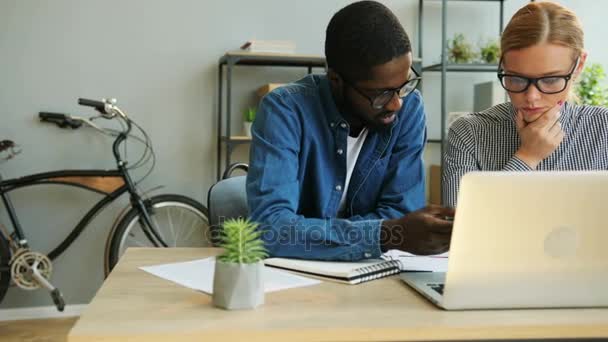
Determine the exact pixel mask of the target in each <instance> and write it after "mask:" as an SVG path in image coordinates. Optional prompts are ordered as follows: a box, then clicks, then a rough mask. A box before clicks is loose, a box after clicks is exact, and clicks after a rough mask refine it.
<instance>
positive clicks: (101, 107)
mask: <svg viewBox="0 0 608 342" xmlns="http://www.w3.org/2000/svg"><path fill="white" fill-rule="evenodd" d="M78 104H79V105H81V106H86V107H93V108H95V109H97V110H98V111H99V112H100V113H103V114H108V113H106V104H105V103H104V102H102V101H97V100H89V99H83V98H79V99H78Z"/></svg>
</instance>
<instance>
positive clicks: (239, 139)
mask: <svg viewBox="0 0 608 342" xmlns="http://www.w3.org/2000/svg"><path fill="white" fill-rule="evenodd" d="M222 141H223V142H225V143H228V144H234V145H237V144H247V143H250V142H251V137H248V136H245V135H231V136H229V137H226V136H222Z"/></svg>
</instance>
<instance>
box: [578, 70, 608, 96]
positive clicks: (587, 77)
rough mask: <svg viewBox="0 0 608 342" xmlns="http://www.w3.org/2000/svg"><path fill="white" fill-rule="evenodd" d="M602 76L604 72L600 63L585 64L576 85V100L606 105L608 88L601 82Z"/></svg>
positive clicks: (604, 75)
mask: <svg viewBox="0 0 608 342" xmlns="http://www.w3.org/2000/svg"><path fill="white" fill-rule="evenodd" d="M604 78H606V73H605V72H604V68H602V65H601V64H598V63H593V64H591V65H588V66H586V67H585V69H584V70H583V72H582V73H581V75H580V77H579V79H578V83H577V85H576V96H577V97H578V99H577V101H576V102H578V103H579V104H583V105H591V106H608V89H606V88H605V87H603V86H602V84H601V81H602V80H603V79H604Z"/></svg>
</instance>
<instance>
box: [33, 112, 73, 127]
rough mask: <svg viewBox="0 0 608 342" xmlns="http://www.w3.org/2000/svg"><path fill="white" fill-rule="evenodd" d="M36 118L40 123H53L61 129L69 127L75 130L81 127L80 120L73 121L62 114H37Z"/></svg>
mask: <svg viewBox="0 0 608 342" xmlns="http://www.w3.org/2000/svg"><path fill="white" fill-rule="evenodd" d="M38 117H39V118H40V121H42V122H50V123H54V124H56V125H57V126H59V127H61V128H67V127H70V128H72V129H76V128H79V127H80V126H82V122H81V121H80V120H75V119H73V118H72V117H71V116H69V115H66V114H62V113H49V112H40V113H38Z"/></svg>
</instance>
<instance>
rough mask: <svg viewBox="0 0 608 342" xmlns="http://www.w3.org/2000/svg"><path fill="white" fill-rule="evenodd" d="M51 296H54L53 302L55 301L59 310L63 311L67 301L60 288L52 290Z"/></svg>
mask: <svg viewBox="0 0 608 342" xmlns="http://www.w3.org/2000/svg"><path fill="white" fill-rule="evenodd" d="M51 298H53V303H55V307H57V311H61V312H63V309H64V308H65V301H64V300H63V295H62V294H61V292H60V291H59V289H58V288H55V289H54V290H53V291H51Z"/></svg>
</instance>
